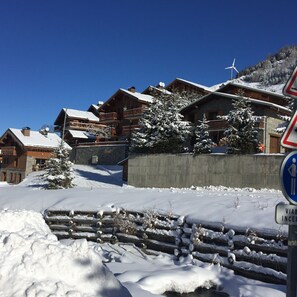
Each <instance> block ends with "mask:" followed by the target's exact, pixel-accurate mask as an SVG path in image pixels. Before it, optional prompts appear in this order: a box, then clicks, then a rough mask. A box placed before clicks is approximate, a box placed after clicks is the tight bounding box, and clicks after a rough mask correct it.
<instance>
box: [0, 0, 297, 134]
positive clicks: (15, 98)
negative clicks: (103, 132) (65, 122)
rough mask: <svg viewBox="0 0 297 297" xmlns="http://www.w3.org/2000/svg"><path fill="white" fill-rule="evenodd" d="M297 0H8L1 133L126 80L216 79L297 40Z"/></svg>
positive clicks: (0, 43) (0, 60)
mask: <svg viewBox="0 0 297 297" xmlns="http://www.w3.org/2000/svg"><path fill="white" fill-rule="evenodd" d="M296 30H297V1H296V0H283V1H281V4H279V3H277V2H273V1H267V0H257V1H255V0H249V1H238V0H237V1H234V0H225V1H222V0H208V1H202V0H201V1H199V0H141V1H140V0H125V1H124V0H106V1H103V0H0V102H1V116H0V134H2V133H4V131H5V130H6V129H7V128H11V127H13V128H22V127H24V126H29V127H31V128H32V129H34V130H35V129H39V128H40V127H41V126H43V125H44V124H49V125H51V124H53V122H54V121H55V119H56V117H57V116H58V114H59V112H60V110H61V109H62V108H63V107H67V108H73V109H80V110H86V109H87V108H88V107H89V106H90V105H91V104H93V103H96V102H98V101H99V100H101V101H105V100H107V99H108V98H110V97H111V96H112V95H113V93H115V92H116V91H117V90H118V89H119V88H129V87H130V86H132V85H133V86H135V87H136V88H137V91H140V92H141V91H143V90H144V89H145V88H146V87H147V86H149V85H156V84H157V83H158V82H160V81H163V82H165V84H168V83H170V82H171V81H172V80H174V79H175V78H176V77H180V78H183V79H187V80H190V81H193V82H196V83H200V84H204V85H206V86H211V85H214V84H217V83H220V82H223V81H226V80H228V79H229V77H230V73H229V72H228V71H227V70H225V67H227V66H230V65H231V63H232V61H233V58H236V67H237V69H239V70H242V69H244V68H245V67H247V66H251V65H254V64H255V63H257V62H259V61H261V60H263V59H266V57H267V56H268V55H269V54H274V53H276V52H277V51H278V50H279V49H281V48H282V47H284V46H287V45H296V44H297V34H296Z"/></svg>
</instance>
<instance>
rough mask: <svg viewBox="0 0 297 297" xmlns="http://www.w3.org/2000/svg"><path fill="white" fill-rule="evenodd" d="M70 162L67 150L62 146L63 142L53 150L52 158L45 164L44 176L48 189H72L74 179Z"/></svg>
mask: <svg viewBox="0 0 297 297" xmlns="http://www.w3.org/2000/svg"><path fill="white" fill-rule="evenodd" d="M72 165H73V164H72V162H70V161H69V150H68V149H67V148H66V147H65V146H64V143H63V141H62V142H61V143H60V145H59V146H58V147H57V148H56V149H55V150H54V156H53V158H50V159H49V160H48V163H47V169H46V173H45V175H44V177H45V180H46V181H47V183H48V184H47V187H48V189H67V188H71V187H73V184H72V180H73V179H74V174H73V168H72Z"/></svg>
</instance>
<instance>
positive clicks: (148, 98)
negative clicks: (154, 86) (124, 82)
mask: <svg viewBox="0 0 297 297" xmlns="http://www.w3.org/2000/svg"><path fill="white" fill-rule="evenodd" d="M120 90H121V91H122V92H124V93H126V94H128V95H130V96H132V97H135V98H136V99H138V100H141V101H145V102H149V103H151V102H153V99H154V97H153V96H151V95H146V94H142V93H138V92H130V91H128V90H125V89H120Z"/></svg>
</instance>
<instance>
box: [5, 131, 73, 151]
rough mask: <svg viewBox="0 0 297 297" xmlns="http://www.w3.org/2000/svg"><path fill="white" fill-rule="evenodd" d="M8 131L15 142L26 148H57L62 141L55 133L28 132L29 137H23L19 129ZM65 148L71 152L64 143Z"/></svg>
mask: <svg viewBox="0 0 297 297" xmlns="http://www.w3.org/2000/svg"><path fill="white" fill-rule="evenodd" d="M7 131H10V132H11V133H12V134H13V135H14V136H15V137H16V138H17V140H18V141H19V142H20V143H21V144H22V145H23V146H26V147H40V148H53V149H54V148H57V147H58V146H59V145H60V144H61V141H62V139H61V138H60V137H59V136H58V135H57V134H56V133H47V134H46V135H44V134H41V133H40V132H39V131H32V130H30V135H29V136H25V135H24V134H23V132H22V130H21V129H15V128H10V129H8V130H7ZM64 145H65V148H67V149H69V150H71V147H70V146H69V145H68V144H67V143H65V142H64Z"/></svg>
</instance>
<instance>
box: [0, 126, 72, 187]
mask: <svg viewBox="0 0 297 297" xmlns="http://www.w3.org/2000/svg"><path fill="white" fill-rule="evenodd" d="M61 141H62V139H61V138H60V137H59V136H58V135H57V134H56V133H49V132H48V129H43V130H40V131H31V129H30V128H28V127H25V128H23V129H13V128H10V129H8V130H7V131H6V132H5V133H4V134H3V135H2V136H1V138H0V146H1V153H0V155H1V158H2V163H1V166H0V177H1V181H6V182H8V183H19V182H21V181H22V180H23V179H24V178H25V177H26V176H27V175H28V174H29V173H31V172H33V171H37V170H40V169H43V168H44V166H45V165H46V162H47V160H48V159H49V158H51V157H52V156H53V151H54V150H55V149H56V148H57V147H58V146H59V145H60V144H61ZM65 146H66V148H67V149H69V150H71V147H70V146H69V145H68V144H65Z"/></svg>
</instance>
